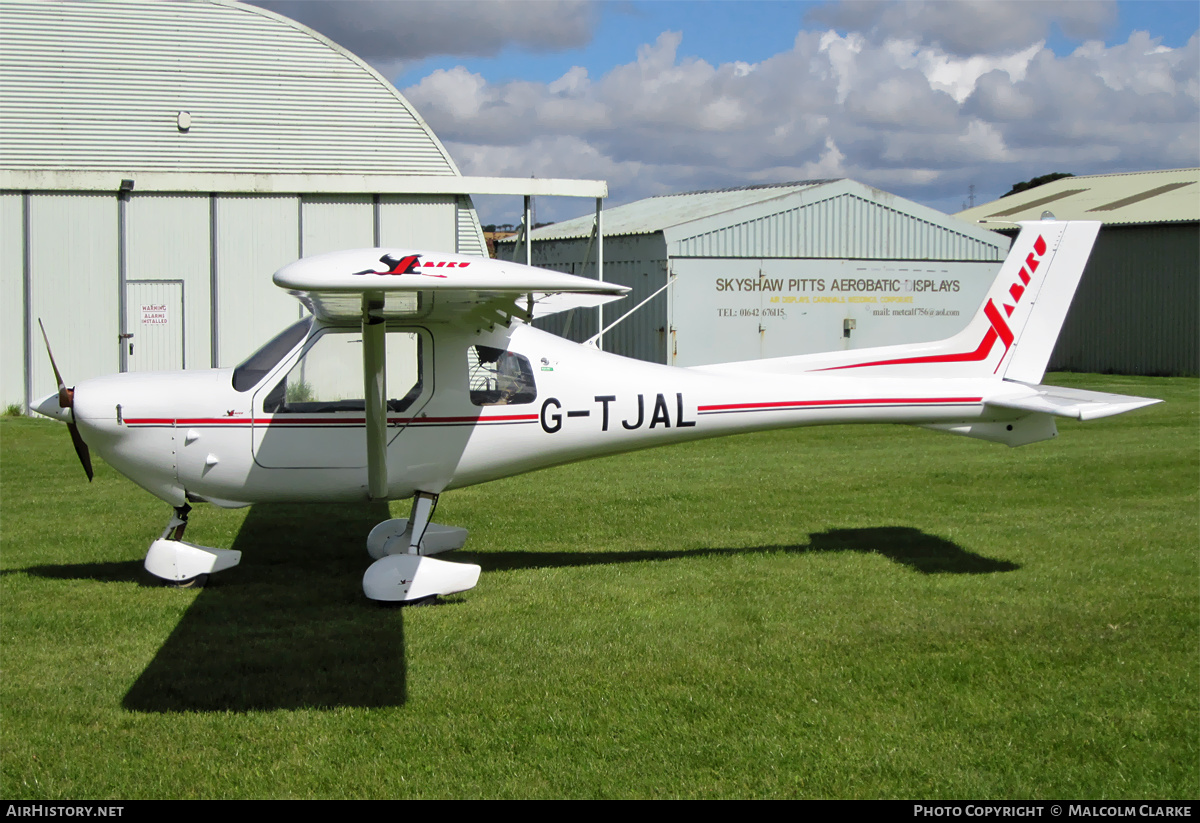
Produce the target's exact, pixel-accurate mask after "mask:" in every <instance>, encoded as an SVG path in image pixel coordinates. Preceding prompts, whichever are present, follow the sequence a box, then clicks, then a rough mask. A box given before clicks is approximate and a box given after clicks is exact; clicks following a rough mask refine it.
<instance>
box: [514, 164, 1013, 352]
mask: <svg viewBox="0 0 1200 823" xmlns="http://www.w3.org/2000/svg"><path fill="white" fill-rule="evenodd" d="M596 222H597V217H596V216H593V215H588V216H585V217H580V218H577V219H574V220H568V221H565V222H562V223H557V224H554V225H550V226H544V227H542V228H540V229H535V230H534V231H533V233H532V240H533V262H534V264H535V265H540V266H546V267H547V268H551V269H557V270H559V271H567V272H572V273H575V274H590V275H592V276H594V275H595V271H596V269H595V261H596V260H597V258H598V257H601V254H602V260H603V272H604V279H605V280H609V281H613V282H617V283H620V284H621V285H625V286H629V287H631V288H632V289H633V292H632V294H631V295H630V296H629V298H627V299H626V300H624V301H622V302H621V303H618V304H615V305H614V306H608V307H604V309H603V310H604V323H605V325H608V324H611V323H613V321H614V320H616V319H617V318H618V317H620V316H621V315H622V314H623V313H624V312H627V311H629V309H630V308H632V307H633V306H635V305H637V304H638V303H641V302H642V301H647V302H646V304H645V305H644V306H643V307H642V308H640V309H639V310H638V311H636V312H634V313H633V314H632V315H630V316H629V318H628V319H627V320H623V321H622V322H620V323H619V324H618V325H616V327H615V328H613V329H611V330H606V331H605V333H604V335H603V338H602V341H601V342H602V345H603V347H604V349H605V350H606V351H613V352H617V353H619V354H624V355H627V356H630V357H637V358H639V359H642V360H649V361H652V362H659V363H671V364H675V365H680V366H691V365H700V364H705V363H717V362H729V361H736V360H748V359H756V358H760V357H778V356H784V355H791V354H804V353H807V352H818V351H831V350H836V349H841V348H848V349H852V348H866V347H868V346H877V345H885V344H892V343H906V342H920V341H925V340H937V339H940V338H942V337H947V336H949V335H951V334H953V333H955V332H957V331H958V330H959V329H960V328H961V327H962V325H963V324H964V323H965V322H966V318H967V316H968V315H969V314H971V313H973V312H974V310H975V309H976V307H977V306H978V305H979V303H980V302H981V301H982V300H983V296H984V294H985V292H986V289H987V287H988V286H989V285H990V284H991V282H992V280H993V279H994V277H995V275H996V272H997V271H998V270H999V267H1000V264H1001V262H1002V261H1003V259H1004V256H1005V255H1006V254H1007V252H1008V248H1009V246H1010V244H1011V241H1010V240H1009V239H1008V238H1005V237H1003V236H1001V235H998V234H996V233H994V232H991V231H988V230H986V229H984V228H981V227H978V226H974V225H971V224H968V223H963V222H961V221H959V220H955V219H954V218H952V217H948V216H947V215H945V214H942V213H941V212H938V211H935V210H933V209H929V208H926V207H924V206H921V205H919V204H917V203H914V202H911V201H909V200H904V199H903V198H900V197H896V196H894V195H891V194H888V193H887V192H883V191H880V190H879V189H874V188H871V187H869V186H865V185H863V184H862V183H858V182H855V181H853V180H846V179H838V180H809V181H804V182H797V183H783V184H779V185H763V186H749V187H746V188H738V189H728V190H722V191H702V192H691V193H687V194H674V195H665V196H660V197H652V198H649V199H647V200H641V201H639V202H636V203H631V204H629V205H625V206H619V207H617V208H612V209H606V210H605V211H604V213H603V215H602V231H601V232H600V235H599V238H597V236H596V232H595V226H596ZM499 248H501V249H502V251H501V252H500V254H501V255H502V256H506V257H507V256H509V255H511V254H512V253H513V252H514V251H515V250H516V249H515V246H514V244H512V243H511V242H510V243H509V244H507V245H506V244H504V243H502V244H500V246H499ZM600 249H602V252H599V250H600ZM598 252H599V253H598ZM518 256H519V255H518ZM585 261H587V262H585ZM668 284H670V285H669V288H668ZM596 315H597V313H596V312H595V311H593V310H589V311H577V312H574V313H564V314H563V315H558V316H555V317H551V318H547V319H546V320H544V321H543V320H539V321H537V324H538V325H542V326H544V327H545V328H547V329H549V330H551V331H555V332H557V333H560V334H563V335H564V336H566V337H569V338H571V339H575V340H583V339H586V338H588V337H591V336H592V335H594V334H596V333H597V317H596Z"/></svg>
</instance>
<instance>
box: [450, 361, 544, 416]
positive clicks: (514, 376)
mask: <svg viewBox="0 0 1200 823" xmlns="http://www.w3.org/2000/svg"><path fill="white" fill-rule="evenodd" d="M467 373H468V375H469V381H470V389H471V402H472V403H474V404H475V405H476V406H516V405H521V404H524V403H532V402H533V401H534V400H537V386H536V385H535V384H534V381H533V368H532V367H531V366H530V365H529V359H528V358H527V357H525V356H524V355H521V354H517V353H516V352H511V351H505V350H504V349H496V348H492V347H491V346H471V347H470V348H468V349H467Z"/></svg>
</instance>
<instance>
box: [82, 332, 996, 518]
mask: <svg viewBox="0 0 1200 823" xmlns="http://www.w3.org/2000/svg"><path fill="white" fill-rule="evenodd" d="M388 332H389V339H392V336H393V334H394V335H396V339H397V340H398V341H399V342H400V345H399V348H398V349H397V351H399V352H401V355H398V357H399V358H400V359H402V360H404V363H403V369H401V370H400V371H397V372H396V373H395V375H394V376H393V377H392V378H390V380H391V383H392V384H399V385H398V386H389V388H391V389H393V390H394V392H393V394H394V396H395V398H396V399H395V400H393V401H391V402H389V411H388V413H387V420H388V428H387V441H388V445H387V488H388V497H389V498H392V499H400V498H406V497H410V496H411V495H412V494H413V493H414V492H416V491H425V492H431V493H435V494H436V493H441V492H443V491H446V490H449V489H453V488H459V487H463V486H469V485H473V484H477V483H483V482H486V481H489V480H495V479H497V478H500V477H505V476H509V475H513V474H518V473H522V472H527V471H532V470H535V469H540V468H545V467H547V466H553V465H557V464H561V463H566V462H571V461H576V460H583V459H587V458H591V457H598V456H601V455H607V454H615V453H619V452H625V451H632V450H636V449H642V448H648V447H652V446H659V445H666V444H670V443H677V442H682V441H686V440H696V439H700V438H706V437H717V436H721V435H726V434H736V433H740V432H749V431H760V430H766V429H775V428H785V427H794V426H812V425H822V424H830V423H910V424H932V423H943V422H951V421H976V420H983V419H995V414H996V412H995V410H993V409H991V408H989V407H986V406H985V403H984V400H985V397H986V396H987V395H988V392H993V393H994V392H995V391H996V389H997V386H998V385H999V384H1000V382H1001V381H999V380H996V379H986V378H953V379H928V378H927V379H920V380H918V379H903V378H895V377H878V378H869V379H864V378H856V377H845V376H840V375H838V374H837V373H836V372H834V373H825V374H805V375H771V374H762V373H754V372H747V373H744V374H739V373H736V370H734V371H731V370H730V369H729V367H728V366H725V367H723V369H722V370H721V371H719V372H718V371H711V372H710V371H706V370H704V369H703V368H690V369H685V368H677V367H671V366H663V365H657V364H652V363H645V362H642V361H638V360H631V359H628V358H624V357H620V356H617V355H613V354H608V353H604V352H601V351H598V350H597V349H595V348H592V347H589V346H584V345H580V344H576V343H573V342H570V341H567V340H564V339H562V338H560V337H557V336H555V335H551V334H548V333H545V332H542V331H540V330H538V329H535V328H533V327H531V326H529V325H526V324H524V323H520V322H514V323H513V324H512V325H511V326H509V327H497V328H495V329H493V330H490V331H489V330H473V329H470V328H463V327H460V326H455V325H450V324H439V325H429V326H404V325H396V326H394V327H393V326H389V327H388ZM293 337H294V338H295V340H294V341H292V344H291V345H290V346H288V345H276V349H281V350H282V351H280V352H276V353H271V352H268V356H266V357H260V358H259V360H258V361H257V362H255V363H253V364H252V365H253V366H254V368H247V365H246V364H243V366H242V367H239V369H212V370H204V371H181V372H162V373H151V374H121V375H113V376H110V377H102V378H95V379H92V380H86V381H83V382H81V383H79V384H78V385H77V386H76V390H75V407H74V414H75V419H76V422H77V424H78V426H79V428H80V431H81V433H82V435H83V437H84V440H85V441H86V442H87V444H88V445H89V446H90V447H91V448H92V449H93V450H95V451H96V452H98V453H99V454H100V455H101V456H102V457H103V458H104V460H105V461H106V462H108V463H109V464H111V465H112V466H113V467H114V468H116V469H117V470H118V471H120V472H121V473H122V474H124V475H126V476H127V477H129V478H130V479H131V480H133V481H134V482H135V483H137V484H138V485H140V486H142V487H143V488H145V489H147V490H148V491H150V492H151V493H152V494H154V495H156V496H158V497H160V498H162V499H163V500H166V501H167V502H170V503H172V504H173V505H176V506H178V505H182V504H183V503H184V502H185V501H186V500H205V501H210V502H213V503H216V504H218V505H225V506H239V505H247V504H250V503H257V502H269V501H273V502H302V501H327V502H336V501H356V500H365V499H367V497H368V491H367V488H368V486H367V455H366V446H365V441H366V437H365V415H364V412H363V410H362V401H361V399H359V400H357V401H356V400H355V397H356V396H357V397H358V398H361V396H362V368H363V364H362V362H361V360H358V361H355V360H354V359H349V360H348V362H344V365H343V366H342V370H343V371H344V374H342V375H339V374H336V372H337V371H338V369H336V368H334V367H331V366H330V365H328V364H320V363H317V362H316V355H315V354H313V353H312V352H315V351H316V350H317V346H318V343H319V342H320V341H321V340H322V338H326V337H327V338H328V340H326V341H325V342H324V343H321V345H324V346H325V348H327V349H328V348H331V347H335V343H336V344H337V345H341V344H343V343H344V344H346V345H345V348H346V351H348V352H349V351H352V350H353V344H355V343H357V342H359V341H358V339H357V337H361V334H360V330H359V329H358V328H356V327H339V326H335V325H324V324H321V323H319V322H314V323H313V325H312V327H311V328H310V329H308V330H307V331H305V330H303V329H300V330H298V331H296V332H294V333H293ZM283 343H284V344H286V343H288V341H287V340H284V341H283ZM266 348H267V347H264V349H266ZM276 357H277V359H274V358H276ZM252 359H253V358H252ZM272 359H274V362H268V361H271V360H272ZM247 362H248V363H249V362H250V361H247ZM264 364H265V368H264ZM318 366H320V368H318ZM321 381H325V383H326V384H327V385H328V386H329V388H327V389H324V391H325V392H326V394H329V395H332V394H333V393H334V392H337V391H341V389H340V388H338V387H339V386H340V385H341V384H344V385H345V387H346V393H342V394H337V396H336V399H330V398H329V397H326V398H324V399H325V401H326V402H321V400H322V396H320V395H321V392H322V389H321V386H320V382H321ZM314 382H315V383H316V384H317V385H316V386H315V388H314ZM354 384H357V395H355V390H354V389H352V388H349V387H350V386H352V385H354ZM314 391H315V392H316V394H317V395H318V396H316V397H315V398H314ZM401 394H402V395H403V396H401Z"/></svg>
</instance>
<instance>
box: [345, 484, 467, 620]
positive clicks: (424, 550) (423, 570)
mask: <svg viewBox="0 0 1200 823" xmlns="http://www.w3.org/2000/svg"><path fill="white" fill-rule="evenodd" d="M437 501H438V496H437V495H436V494H432V493H430V492H417V493H416V495H415V496H414V497H413V507H412V514H411V516H409V517H407V518H399V519H396V520H385V521H384V522H382V523H380V524H379V525H378V526H376V527H375V528H374V529H372V530H371V534H370V535H369V536H368V537H367V553H368V554H370V555H371V557H374V558H376V559H375V562H374V563H372V564H371V566H370V567H369V568H368V569H367V572H366V574H364V575H363V592H364V593H365V594H366V595H367V597H369V598H371V599H372V600H384V601H389V602H399V603H415V602H418V601H427V600H430V599H432V598H436V597H437V596H438V595H446V594H454V593H455V592H463V591H466V590H467V589H471V588H474V587H475V584H476V583H478V582H479V572H480V568H479V566H476V565H474V564H472V563H448V562H446V561H445V560H435V559H434V558H432V557H430V556H429V555H431V554H438V553H440V552H448V551H452V550H454V549H461V548H462V547H463V544H464V543H466V542H467V530H466V529H459V528H455V527H454V526H442V525H439V524H437V523H431V522H430V518H432V517H433V512H434V510H435V509H436V508H437Z"/></svg>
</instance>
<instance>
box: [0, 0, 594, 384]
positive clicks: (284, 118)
mask: <svg viewBox="0 0 1200 823" xmlns="http://www.w3.org/2000/svg"><path fill="white" fill-rule="evenodd" d="M0 88H2V89H3V94H0V250H2V253H0V402H2V403H3V404H4V405H6V406H7V405H9V404H14V403H19V404H22V405H24V406H25V407H28V405H29V403H30V401H31V400H33V399H36V398H37V397H40V396H42V395H44V394H46V393H48V392H50V391H51V390H53V388H54V386H55V381H54V377H53V374H52V373H51V370H50V364H49V360H48V359H47V357H46V355H45V352H44V350H43V346H42V341H41V335H40V332H39V330H38V320H39V319H41V320H42V321H43V322H44V323H45V326H46V331H47V332H48V333H49V336H50V339H51V341H52V343H53V345H54V352H55V358H56V359H57V361H58V364H59V367H60V369H61V370H62V372H63V375H64V378H66V379H67V380H68V381H77V380H81V379H83V378H86V377H91V376H94V375H99V374H106V373H111V372H116V371H125V370H129V371H145V370H154V369H168V368H184V367H186V368H193V367H200V368H204V367H209V366H228V365H233V364H235V363H236V362H238V361H239V360H240V359H242V358H243V357H244V356H245V355H247V354H248V353H249V352H250V351H252V350H253V349H254V348H255V347H256V346H257V345H259V344H261V343H262V342H263V341H264V340H265V339H266V338H267V337H268V336H269V335H271V334H273V333H274V332H276V331H278V330H279V329H281V328H283V327H284V326H285V325H287V324H288V323H290V322H292V321H294V320H295V319H296V317H297V315H298V313H299V312H300V311H301V310H302V309H301V307H300V304H299V303H298V302H297V301H296V300H295V299H294V298H292V297H290V296H289V295H287V294H285V293H284V292H283V291H282V290H280V289H278V288H276V287H275V286H274V285H273V284H272V282H271V274H272V273H273V272H274V271H275V270H276V269H278V268H279V267H281V266H283V265H285V264H286V263H289V262H291V261H293V260H295V259H297V258H298V257H303V256H307V255H312V254H319V253H321V252H325V251H330V250H333V249H340V248H356V247H367V246H381V245H383V246H387V245H391V246H408V247H415V248H421V249H427V250H430V251H458V252H464V253H469V254H485V253H486V252H485V246H484V240H483V234H482V231H481V230H480V226H479V220H478V218H477V216H476V214H475V210H474V207H473V205H472V202H471V197H470V196H471V195H472V194H512V195H525V196H526V197H527V198H528V196H529V195H534V194H547V195H569V196H584V197H595V198H599V197H602V196H604V195H606V194H607V190H606V186H605V184H604V183H603V182H601V181H582V180H574V181H573V180H529V179H502V178H478V177H474V178H473V177H463V176H461V175H460V173H459V171H458V169H457V167H456V166H455V164H454V161H453V160H452V159H451V158H450V156H449V154H448V153H447V152H446V150H445V148H444V147H443V146H442V145H441V143H440V142H439V141H438V139H437V137H436V136H435V135H434V134H433V132H432V131H431V130H430V129H429V127H428V126H427V125H426V124H425V122H424V121H423V120H422V119H421V118H420V116H419V115H418V114H417V113H416V112H415V111H414V110H413V109H412V108H411V106H410V105H409V104H408V103H407V101H405V100H404V98H403V97H402V96H401V95H400V94H399V92H397V91H396V89H395V88H393V87H392V86H391V85H390V84H389V83H388V82H387V81H386V80H384V79H383V78H382V77H381V76H380V75H379V74H378V73H377V72H375V71H374V70H373V69H371V68H370V67H369V66H367V65H366V64H365V63H364V62H363V61H362V60H360V59H359V58H358V57H356V56H354V55H353V54H351V53H349V52H347V51H346V50H345V49H342V48H341V47H339V46H337V45H336V44H334V43H332V42H331V41H329V40H327V39H326V38H324V37H322V36H321V35H319V34H317V33H316V32H313V31H312V30H310V29H308V28H306V27H304V26H301V25H299V24H297V23H295V22H294V21H292V20H289V19H287V18H285V17H282V16H280V15H278V14H274V13H272V12H269V11H266V10H264V9H261V8H258V7H255V6H247V5H242V4H240V3H235V2H222V1H221V0H216V1H215V2H194V3H173V2H162V3H156V2H150V3H146V2H108V3H92V2H60V3H42V2H23V1H22V0H6V2H5V3H4V4H3V5H0Z"/></svg>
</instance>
